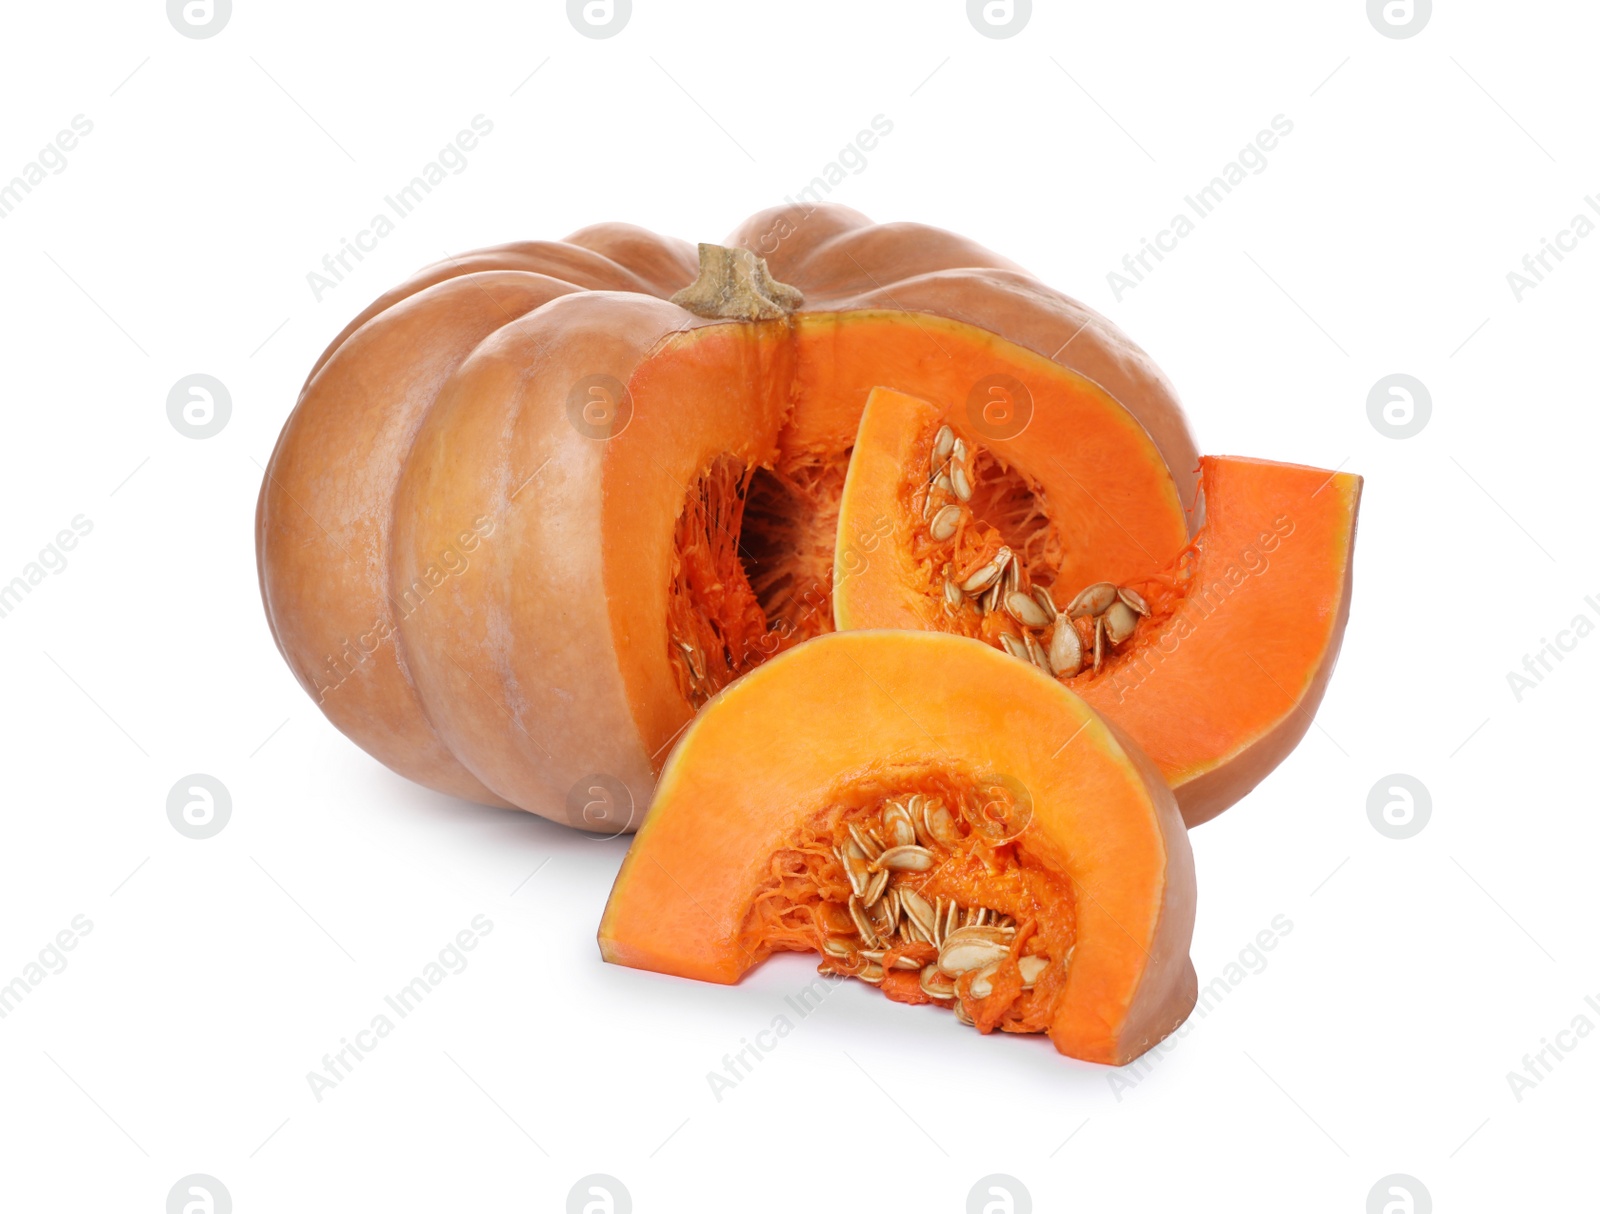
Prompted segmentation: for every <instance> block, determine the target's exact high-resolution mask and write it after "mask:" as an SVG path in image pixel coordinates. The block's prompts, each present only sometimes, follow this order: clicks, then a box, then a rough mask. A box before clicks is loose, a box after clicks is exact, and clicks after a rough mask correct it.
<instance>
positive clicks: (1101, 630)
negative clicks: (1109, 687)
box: [1094, 617, 1106, 674]
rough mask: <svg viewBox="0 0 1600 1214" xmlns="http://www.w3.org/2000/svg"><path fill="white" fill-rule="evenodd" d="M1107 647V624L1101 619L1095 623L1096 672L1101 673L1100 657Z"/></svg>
mask: <svg viewBox="0 0 1600 1214" xmlns="http://www.w3.org/2000/svg"><path fill="white" fill-rule="evenodd" d="M1105 647H1106V622H1105V619H1104V617H1101V618H1099V619H1097V620H1095V622H1094V672H1095V673H1096V674H1099V673H1100V657H1101V655H1102V654H1103V653H1104V652H1105Z"/></svg>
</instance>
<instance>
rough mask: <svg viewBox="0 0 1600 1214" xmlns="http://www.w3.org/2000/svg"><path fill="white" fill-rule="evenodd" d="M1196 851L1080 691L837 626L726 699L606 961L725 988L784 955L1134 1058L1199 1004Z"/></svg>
mask: <svg viewBox="0 0 1600 1214" xmlns="http://www.w3.org/2000/svg"><path fill="white" fill-rule="evenodd" d="M1194 905H1195V879H1194V860H1193V856H1192V854H1191V852H1190V850H1189V841H1188V836H1187V835H1186V834H1185V832H1184V829H1183V821H1182V818H1181V817H1180V816H1179V813H1178V809H1177V805H1176V803H1175V802H1174V800H1173V797H1172V793H1171V792H1170V791H1169V790H1168V788H1167V787H1166V785H1165V784H1164V783H1163V782H1162V780H1161V777H1160V775H1159V773H1157V771H1156V770H1155V768H1154V766H1153V765H1152V764H1151V763H1150V762H1149V761H1148V760H1147V759H1146V758H1145V757H1144V756H1143V755H1142V754H1140V753H1139V751H1138V749H1137V748H1136V747H1134V746H1133V745H1132V744H1130V743H1129V742H1127V741H1126V740H1125V739H1124V738H1123V737H1122V735H1121V734H1119V733H1118V732H1117V730H1116V729H1115V728H1114V727H1112V726H1110V725H1108V724H1107V723H1106V721H1104V720H1103V719H1102V718H1101V717H1100V716H1099V715H1098V714H1096V713H1095V712H1094V711H1093V710H1092V709H1091V708H1089V707H1088V706H1087V705H1086V704H1085V703H1084V702H1083V701H1082V700H1081V699H1079V698H1078V697H1077V696H1075V695H1073V694H1072V693H1071V692H1069V691H1067V690H1066V688H1064V687H1062V686H1061V685H1060V684H1059V683H1057V682H1055V681H1053V680H1051V679H1048V678H1046V677H1045V676H1043V675H1042V674H1041V673H1040V672H1038V671H1037V670H1033V669H1031V668H1029V667H1028V666H1026V665H1024V664H1022V663H1018V662H1014V661H1012V660H1011V659H1010V658H1008V657H1006V656H1005V655H1004V654H1003V653H1000V652H998V651H996V650H994V649H992V648H990V647H988V646H985V645H982V644H979V643H977V642H975V641H972V640H968V639H965V638H961V637H953V636H946V635H942V634H940V633H937V632H927V631H924V632H889V631H882V632H879V631H866V632H853V633H835V634H832V635H829V636H824V637H820V638H818V639H816V640H813V641H809V642H807V643H806V644H804V645H800V646H797V647H796V648H794V649H792V650H789V651H788V652H786V653H785V654H783V655H782V656H780V657H778V658H776V659H774V660H773V661H771V662H769V663H767V664H766V665H764V666H762V667H760V668H759V669H757V670H756V671H754V672H753V673H751V674H748V675H746V676H744V677H743V678H741V679H740V680H739V681H738V682H736V683H734V684H733V685H731V686H730V687H728V688H727V689H726V690H725V691H723V692H722V693H721V694H720V695H718V696H717V697H716V698H715V699H714V700H713V701H712V702H711V703H710V704H708V705H707V706H706V708H705V709H704V710H703V711H702V712H701V714H700V715H699V716H698V717H697V718H696V720H695V722H694V724H693V725H691V726H690V727H689V729H688V731H687V732H686V733H685V734H684V736H683V738H682V740H681V741H680V742H679V743H678V745H677V747H676V749H675V750H674V751H673V753H672V756H671V758H670V759H669V760H668V762H667V765H666V768H665V770H664V771H663V772H662V775H661V780H660V782H659V784H658V786H657V789H656V794H655V800H654V803H653V804H652V806H651V810H650V813H649V815H648V817H647V818H646V820H645V824H644V826H643V828H642V829H641V830H640V832H639V834H638V836H637V837H636V838H635V840H634V843H633V846H632V848H631V849H630V850H629V852H628V855H627V858H626V859H625V860H624V861H623V865H622V870H621V872H620V873H619V874H618V876H617V881H616V885H615V887H614V888H613V889H612V891H611V899H610V901H609V902H608V904H607V906H606V912H605V917H604V919H603V920H602V922H601V925H600V936H599V939H600V951H601V955H602V956H603V957H604V958H605V959H606V960H607V961H611V962H616V963H618V964H621V965H629V966H633V967H636V968H639V969H648V970H655V971H657V972H659V973H664V974H675V975H679V976H681V977H686V978H697V979H700V980H702V981H706V982H720V983H733V982H737V981H738V980H739V978H740V977H741V976H742V975H743V974H744V973H746V972H747V971H748V970H750V969H751V968H752V967H753V966H755V965H757V964H759V963H760V962H761V961H762V960H764V959H765V958H766V957H768V956H769V955H770V954H772V953H773V952H775V951H782V950H793V951H815V952H818V953H821V954H822V963H821V969H822V970H823V971H824V972H832V973H836V974H848V975H853V976H855V977H858V978H861V979H863V980H865V981H867V982H870V983H873V984H874V985H877V986H879V987H880V988H881V989H882V990H883V992H884V994H885V995H887V996H888V997H889V998H891V999H895V1000H898V1001H900V1002H904V1003H936V1004H939V1005H940V1006H942V1007H947V1008H952V1009H954V1010H955V1011H956V1014H957V1016H958V1018H960V1019H962V1020H963V1021H964V1022H969V1023H971V1024H973V1025H975V1026H976V1027H977V1028H978V1029H979V1030H980V1031H982V1032H990V1031H992V1030H993V1029H996V1028H998V1029H1000V1030H1002V1031H1006V1032H1024V1033H1027V1032H1048V1033H1049V1034H1050V1037H1051V1040H1052V1041H1053V1042H1054V1043H1055V1046H1056V1048H1057V1049H1058V1050H1060V1051H1061V1052H1062V1053H1064V1054H1069V1055H1071V1056H1073V1057H1075V1058H1083V1059H1087V1060H1090V1061H1094V1062H1105V1063H1112V1064H1118V1065H1120V1064H1122V1063H1124V1062H1127V1061H1129V1060H1130V1059H1133V1058H1136V1057H1138V1056H1139V1055H1140V1054H1142V1053H1143V1052H1144V1051H1145V1050H1147V1049H1149V1048H1150V1047H1151V1046H1152V1045H1154V1044H1155V1043H1156V1042H1158V1041H1160V1040H1161V1039H1162V1038H1163V1037H1165V1036H1166V1035H1167V1034H1168V1033H1170V1032H1171V1031H1172V1030H1173V1029H1174V1028H1175V1027H1176V1026H1177V1025H1178V1024H1180V1023H1182V1021H1183V1019H1184V1018H1185V1017H1186V1016H1187V1015H1188V1014H1189V1012H1190V1010H1191V1009H1192V1008H1193V1006H1194V1002H1195V996H1196V981H1195V973H1194V968H1193V966H1192V965H1191V964H1190V962H1189V956H1188V950H1189V939H1190V935H1191V933H1192V931H1193V927H1194Z"/></svg>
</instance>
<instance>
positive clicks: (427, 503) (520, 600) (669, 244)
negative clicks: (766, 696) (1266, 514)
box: [257, 205, 1199, 831]
mask: <svg viewBox="0 0 1600 1214" xmlns="http://www.w3.org/2000/svg"><path fill="white" fill-rule="evenodd" d="M877 386H888V387H893V388H896V389H900V390H903V391H906V392H911V393H916V394H918V395H920V396H922V397H925V398H928V399H942V400H954V401H965V402H968V407H969V412H970V415H971V418H972V423H973V425H974V426H975V427H977V428H978V430H979V431H980V432H982V433H985V434H987V433H990V431H991V430H997V431H1005V433H1003V434H1001V435H1000V437H1001V438H1006V437H1016V434H1017V433H1018V432H1019V428H1021V427H1025V434H1024V436H1023V437H1022V438H1019V439H1017V442H1016V443H1015V444H1014V445H1015V447H1016V449H1017V451H1018V452H1019V456H1018V462H1017V465H1016V466H1015V467H1013V466H1010V465H1006V466H1000V467H997V468H996V469H995V470H994V471H995V475H996V477H998V478H1000V479H1001V481H1002V482H1003V483H1004V485H1005V486H1008V489H1007V492H1009V493H1010V494H1011V496H1010V498H1009V499H1007V503H1008V504H1006V508H1008V509H1018V510H1025V509H1028V508H1030V503H1033V502H1035V501H1037V500H1038V499H1041V498H1048V499H1049V500H1050V502H1051V503H1052V514H1053V516H1054V517H1057V518H1060V519H1064V520H1068V522H1066V523H1063V528H1064V531H1065V534H1064V535H1063V536H1062V538H1061V542H1060V543H1059V544H1058V545H1057V550H1056V551H1055V554H1054V557H1053V559H1055V561H1056V563H1057V565H1058V566H1060V568H1061V571H1062V574H1063V576H1066V574H1067V572H1068V571H1069V570H1070V571H1072V572H1079V570H1078V569H1077V566H1076V565H1075V564H1074V562H1079V563H1081V564H1083V565H1084V568H1085V570H1086V569H1087V562H1088V560H1089V558H1090V557H1092V558H1093V569H1094V573H1093V576H1094V577H1097V578H1105V577H1109V578H1113V579H1115V578H1119V577H1124V576H1127V577H1132V576H1135V575H1137V574H1140V573H1144V572H1148V570H1149V569H1150V568H1153V567H1155V566H1158V565H1160V564H1161V563H1163V562H1165V561H1167V560H1169V559H1170V558H1171V557H1173V556H1174V554H1175V553H1176V552H1177V551H1178V550H1179V549H1180V548H1181V547H1182V546H1183V544H1184V543H1185V542H1187V539H1188V536H1189V535H1190V534H1191V532H1192V530H1193V525H1194V520H1192V519H1190V518H1189V517H1188V515H1187V514H1186V507H1187V506H1188V505H1189V504H1191V503H1192V502H1193V501H1194V498H1195V486H1196V479H1195V477H1196V470H1197V467H1198V462H1199V461H1198V454H1197V450H1196V447H1195V443H1194V440H1193V438H1192V437H1191V435H1190V433H1189V430H1188V427H1187V424H1186V422H1185V419H1184V416H1183V413H1182V411H1181V409H1180V408H1179V406H1178V403H1177V401H1176V399H1175V396H1174V394H1173V392H1172V389H1171V387H1170V385H1169V384H1168V383H1167V381H1166V379H1165V378H1164V377H1163V376H1162V374H1161V373H1160V372H1159V371H1158V370H1157V369H1156V367H1155V366H1154V364H1153V363H1152V362H1151V360H1150V359H1149V358H1148V357H1147V356H1146V355H1145V354H1144V353H1143V351H1141V350H1140V349H1139V348H1138V347H1136V346H1135V345H1134V344H1133V343H1132V342H1130V341H1129V340H1128V339H1127V338H1126V337H1125V336H1124V335H1123V334H1122V333H1121V332H1120V331H1119V330H1118V329H1117V328H1116V327H1115V326H1114V325H1112V324H1111V323H1110V322H1109V321H1107V320H1106V319H1105V318H1104V317H1102V316H1099V315H1098V314H1097V313H1095V312H1093V311H1092V310H1090V309H1089V308H1086V307H1085V306H1084V305H1082V304H1080V303H1077V302H1075V301H1074V300H1071V299H1069V298H1067V297H1066V296H1064V295H1061V294H1059V293H1057V292H1055V291H1053V290H1051V289H1050V288H1048V287H1046V286H1044V285H1043V284H1041V283H1039V282H1038V281H1036V280H1034V279H1033V278H1031V277H1030V276H1029V275H1028V274H1027V273H1026V272H1025V271H1023V270H1022V269H1020V268H1018V267H1017V266H1015V265H1013V264H1012V263H1010V262H1008V261H1006V260H1004V259H1002V258H1000V257H997V256H995V255H994V254H992V253H989V252H987V251H986V250H984V249H982V248H979V247H978V246H976V245H974V244H973V243H971V242H969V241H967V240H964V239H962V238H961V237H958V236H954V235H951V234H949V233H946V232H942V231H939V230H937V229H935V228H930V227H924V226H921V225H917V224H904V223H896V224H882V225H877V224H873V223H871V222H870V221H869V220H868V219H866V218H865V217H864V216H862V215H860V214H857V213H856V212H854V211H850V210H847V209H845V208H842V207H838V206H830V205H821V206H815V207H800V206H788V207H780V208H775V209H773V210H769V211H765V212H763V213H761V214H758V215H756V216H754V217H753V218H752V219H750V220H748V221H747V222H745V223H744V224H742V225H740V227H738V228H737V229H736V230H735V231H734V232H733V233H732V235H730V236H729V237H728V238H727V240H726V241H725V242H724V244H723V245H720V246H719V245H702V246H700V248H699V250H698V255H697V251H696V249H695V248H694V247H693V246H691V245H689V244H687V243H686V242H683V241H680V240H675V239H671V238H667V237H661V236H656V235H654V234H652V233H650V232H646V231H644V230H642V229H639V228H636V227H632V226H629V225H625V224H601V225H597V226H594V227H590V228H585V229H583V230H582V231H579V232H576V233H574V234H573V235H571V236H569V237H567V238H566V239H565V240H564V241H559V242H529V243H517V244H508V245H501V246H497V247H495V248H490V249H483V250H480V251H477V252H474V253H468V254H465V255H463V256H461V257H459V258H452V259H449V260H446V261H443V262H440V263H438V264H437V265H434V266H431V267H429V268H427V269H425V270H423V271H422V272H420V273H419V274H417V275H416V276H415V277H413V278H412V279H410V280H409V281H407V282H406V283H404V284H402V285H401V286H399V287H397V288H395V289H394V290H392V291H390V292H388V293H387V294H385V295H383V296H382V297H380V298H379V299H378V300H376V301H375V302H374V303H372V304H371V305H370V306H369V307H368V308H367V309H366V310H365V311H364V312H362V313H361V315H360V316H358V317H356V318H355V320H353V321H352V322H351V323H350V324H349V325H348V326H346V328H345V329H344V331H343V332H341V333H340V334H339V335H338V336H337V337H336V338H335V339H334V340H333V342H332V343H331V344H330V345H329V347H328V349H327V351H326V352H325V353H324V354H323V355H322V357H321V358H320V359H319V360H318V362H317V364H316V366H315V367H313V369H312V371H311V374H310V376H309V378H308V379H307V381H306V384H305V386H304V388H303V389H302V391H301V394H300V399H299V402H298V403H297V405H296V407H295V409H294V411H293V412H292V414H291V415H290V417H289V419H288V421H287V422H286V424H285V426H284V429H283V432H282V435H281V436H280V438H279V440H278V444H277V448H276V450H275V451H274V453H273V456H272V460H271V462H270V464H269V466H268V468H267V472H266V476H265V479H264V481H263V484H262V488H261V497H260V502H259V507H258V513H257V552H258V560H259V568H260V577H261V590H262V597H263V600H264V603H265V606H266V612H267V618H268V621H269V623H270V625H271V628H272V631H273V635H274V637H275V638H276V640H277V643H278V647H279V649H280V650H281V651H282V653H283V655H284V658H285V660H286V661H287V662H288V664H289V666H290V668H291V669H292V670H293V671H294V673H295V675H296V677H297V678H298V679H299V680H300V682H301V684H302V686H304V687H305V689H306V690H307V691H308V692H309V693H310V694H311V695H312V697H313V698H314V699H315V700H316V701H317V704H318V706H319V707H320V708H321V709H322V711H323V712H324V713H325V714H326V715H327V717H328V718H329V720H331V721H332V722H333V723H334V724H335V725H336V726H337V727H338V728H339V729H340V730H342V731H343V732H344V733H345V734H346V735H348V736H349V737H350V738H351V739H352V740H354V741H355V742H356V743H357V744H359V745H360V746H362V747H363V748H364V749H365V750H367V751H368V752H369V753H370V754H372V755H373V756H374V757H376V758H377V759H379V760H380V761H381V762H383V763H385V764H386V765H388V766H389V767H390V768H392V769H394V770H395V771H397V772H399V773H401V774H402V775H405V776H407V777H408V778H410V779H412V780H415V781H417V782H419V783H422V784H424V785H427V786H428V787H431V788H434V789H438V790H440V791H443V792H446V793H451V794H454V795H457V796H461V797H465V798H468V799H471V800H474V801H479V802H484V803H488V804H497V805H513V806H518V807H520V808H522V809H526V810H530V811H532V812H534V813H538V814H542V815H544V816H546V817H549V818H554V819H557V820H560V821H566V822H570V823H572V824H574V825H579V826H583V827H586V828H589V829H596V830H606V831H618V830H625V829H632V828H634V827H635V826H637V825H638V823H639V820H640V818H641V816H642V810H643V807H644V806H645V805H647V804H648V802H649V797H650V793H651V790H652V788H653V786H654V782H655V777H656V774H657V773H658V772H659V770H660V769H661V766H662V764H663V763H664V762H665V759H666V756H667V751H668V750H669V749H670V746H671V743H672V742H673V740H674V739H675V738H676V737H677V736H678V734H679V733H681V732H682V730H683V729H684V727H685V726H686V725H687V724H688V722H689V721H690V719H691V718H692V717H693V715H694V713H695V710H696V709H697V708H698V706H699V705H700V704H702V703H704V702H705V701H706V700H707V699H708V698H709V697H710V696H712V695H714V694H715V693H716V692H718V691H719V690H720V689H721V688H722V687H724V686H725V685H727V684H728V683H729V682H731V681H732V680H733V679H734V678H736V677H737V676H738V675H739V674H741V673H743V672H744V671H746V670H748V669H750V668H751V667H753V666H755V665H757V664H759V663H760V662H761V661H762V660H764V659H765V658H766V657H769V656H771V655H772V654H774V653H776V652H778V651H780V650H782V649H785V648H788V647H789V646H791V645H793V644H795V643H797V642H799V641H802V640H805V639H807V638H808V637H811V636H814V635H817V634H819V633H822V632H826V631H829V630H831V628H832V616H831V605H830V591H831V587H832V585H833V581H834V579H835V577H836V576H838V575H836V573H835V569H834V557H835V549H836V547H838V548H839V549H840V550H841V551H845V550H846V547H847V546H849V548H850V549H853V550H855V552H856V554H858V555H859V558H860V560H861V561H863V562H865V561H870V560H871V554H872V552H873V550H874V548H875V545H876V543H877V541H878V539H879V538H881V537H879V536H877V535H875V534H873V528H871V527H870V526H869V527H866V528H864V529H863V530H862V533H861V534H851V535H836V528H837V526H838V503H839V496H840V492H841V490H842V487H843V484H844V477H845V470H846V466H847V463H848V459H849V454H850V449H851V444H852V442H853V441H854V437H855V433H856V427H857V423H858V422H859V420H860V417H861V414H862V410H863V408H864V406H865V403H866V399H867V396H868V394H869V393H870V391H871V390H872V389H873V388H874V387H877ZM1018 411H1020V412H1021V413H1022V414H1025V416H1020V417H1019V416H1017V413H1018ZM986 427H988V429H986ZM1005 478H1009V480H1006V479H1005ZM845 568H846V573H845V576H848V562H845Z"/></svg>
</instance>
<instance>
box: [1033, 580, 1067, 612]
mask: <svg viewBox="0 0 1600 1214" xmlns="http://www.w3.org/2000/svg"><path fill="white" fill-rule="evenodd" d="M1033 601H1034V602H1035V603H1038V604H1039V606H1040V607H1042V608H1044V613H1045V614H1046V615H1047V616H1049V617H1050V618H1051V619H1052V620H1053V619H1055V618H1056V616H1058V615H1060V614H1061V613H1060V612H1059V611H1057V610H1056V601H1055V599H1053V598H1051V597H1050V592H1049V591H1048V590H1046V589H1045V588H1044V587H1043V586H1035V587H1034V588H1033Z"/></svg>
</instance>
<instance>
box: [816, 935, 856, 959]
mask: <svg viewBox="0 0 1600 1214" xmlns="http://www.w3.org/2000/svg"><path fill="white" fill-rule="evenodd" d="M822 951H823V952H825V953H827V954H828V956H830V957H848V956H849V955H850V954H851V953H853V952H854V951H855V941H853V940H846V939H844V938H843V937H842V936H829V937H827V938H826V939H824V940H823V942H822Z"/></svg>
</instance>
